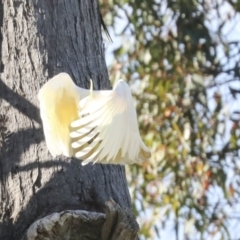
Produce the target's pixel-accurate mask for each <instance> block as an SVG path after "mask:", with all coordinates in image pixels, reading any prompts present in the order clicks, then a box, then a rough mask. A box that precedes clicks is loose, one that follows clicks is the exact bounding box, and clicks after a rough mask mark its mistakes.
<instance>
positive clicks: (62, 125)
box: [38, 73, 89, 157]
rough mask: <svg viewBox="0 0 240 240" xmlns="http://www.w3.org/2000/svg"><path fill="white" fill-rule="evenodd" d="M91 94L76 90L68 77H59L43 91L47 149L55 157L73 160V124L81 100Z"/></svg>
mask: <svg viewBox="0 0 240 240" xmlns="http://www.w3.org/2000/svg"><path fill="white" fill-rule="evenodd" d="M87 95H89V90H86V89H82V88H79V87H77V86H76V85H75V84H74V82H73V81H72V79H71V77H70V76H69V75H68V74H67V73H60V74H58V75H57V76H55V77H53V78H52V79H50V80H49V81H48V82H47V83H45V84H44V86H43V87H42V88H41V89H40V91H39V93H38V99H39V101H40V115H41V118H42V122H43V129H44V135H45V138H46V143H47V147H48V149H49V151H50V153H51V154H52V155H53V156H56V155H60V154H64V155H65V156H68V157H70V156H72V155H73V151H72V147H71V139H70V123H71V122H72V121H74V120H76V119H78V111H79V109H78V108H79V107H78V106H79V105H78V103H79V101H80V97H86V96H87Z"/></svg>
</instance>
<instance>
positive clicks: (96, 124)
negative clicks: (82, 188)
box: [70, 80, 151, 165]
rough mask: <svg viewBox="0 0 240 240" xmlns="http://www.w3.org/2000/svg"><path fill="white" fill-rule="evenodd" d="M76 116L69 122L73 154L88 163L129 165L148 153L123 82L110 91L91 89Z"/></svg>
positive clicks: (129, 95)
mask: <svg viewBox="0 0 240 240" xmlns="http://www.w3.org/2000/svg"><path fill="white" fill-rule="evenodd" d="M80 109H82V110H80V112H79V116H81V118H80V119H78V120H76V121H74V122H72V124H71V126H72V127H73V128H74V129H75V130H74V131H73V132H71V134H70V136H71V137H72V142H73V143H72V147H73V148H74V152H75V156H76V157H77V158H80V159H82V160H84V161H83V165H84V164H87V163H89V162H99V163H112V164H131V163H134V162H138V161H143V160H146V159H148V158H149V157H150V156H151V153H150V151H149V149H148V148H147V147H146V145H145V144H144V143H143V141H142V139H141V136H140V133H139V129H138V123H137V115H136V110H135V107H134V104H133V99H132V95H131V91H130V89H129V87H128V85H127V83H126V82H125V81H123V80H120V81H118V83H117V84H116V85H115V87H114V89H113V90H111V91H93V93H92V96H88V97H86V98H84V99H82V100H81V101H80Z"/></svg>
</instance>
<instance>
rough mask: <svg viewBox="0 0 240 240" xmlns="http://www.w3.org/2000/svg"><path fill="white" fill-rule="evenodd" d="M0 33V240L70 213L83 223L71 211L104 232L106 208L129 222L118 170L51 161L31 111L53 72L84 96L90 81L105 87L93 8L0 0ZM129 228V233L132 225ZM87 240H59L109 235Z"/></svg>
mask: <svg viewBox="0 0 240 240" xmlns="http://www.w3.org/2000/svg"><path fill="white" fill-rule="evenodd" d="M0 28H1V36H0V42H1V52H0V181H1V182H0V189H1V191H0V239H1V240H8V239H9V240H18V239H23V238H26V239H27V235H26V233H27V231H28V229H29V227H30V225H31V224H33V223H34V222H36V224H38V223H39V221H37V220H38V219H41V218H44V217H47V219H49V218H50V217H49V215H50V214H53V213H54V214H55V215H50V216H56V214H57V213H59V212H62V213H63V212H64V214H65V215H66V214H68V215H69V214H70V215H71V214H72V211H71V210H73V212H74V211H75V213H74V214H75V215H74V214H72V215H71V216H78V214H80V215H81V217H80V218H81V219H85V218H84V217H83V216H85V215H84V214H85V213H86V212H84V211H80V213H79V212H78V211H77V210H86V211H87V212H88V214H87V215H88V216H89V219H90V220H89V219H88V220H89V221H91V219H92V217H93V215H94V214H96V216H97V218H98V220H99V222H100V223H99V224H100V225H101V226H102V225H103V224H105V230H106V224H108V222H109V221H110V222H111V219H113V218H114V217H113V216H110V215H111V214H109V211H110V212H111V209H112V207H113V208H114V206H115V208H114V211H115V213H116V211H117V212H119V209H121V208H124V209H127V210H126V211H127V212H128V214H130V215H131V210H130V208H131V201H130V196H129V192H128V188H127V183H126V177H125V170H124V167H122V166H118V165H116V166H113V165H101V164H95V165H91V164H89V165H87V166H84V167H82V166H81V161H79V160H77V159H73V158H72V159H70V158H63V157H61V158H55V159H53V158H52V157H51V155H50V154H49V152H48V151H47V148H46V143H45V141H44V136H43V129H42V124H41V120H40V114H39V109H38V105H39V103H38V101H37V93H38V91H39V89H40V87H41V86H42V85H43V84H44V83H45V82H46V81H47V79H49V78H51V77H53V76H54V75H55V74H57V73H59V72H63V71H64V72H67V73H69V74H70V75H71V76H72V78H73V79H74V80H75V82H76V83H77V85H79V86H80V87H85V88H88V87H89V79H90V78H92V79H93V81H94V88H95V89H104V88H105V89H108V88H109V87H110V84H109V80H108V74H107V69H106V64H105V60H104V47H103V42H102V37H101V26H100V18H99V9H98V4H97V0H91V1H90V0H41V1H37V0H32V1H29V0H22V1H15V0H4V1H3V0H2V1H1V3H0ZM110 199H113V200H114V201H115V202H116V203H118V204H119V205H120V207H119V206H118V207H116V206H117V205H115V203H114V202H113V201H112V200H111V201H110V203H111V204H110V205H111V206H110V205H109V204H108V208H107V209H108V210H107V215H105V214H104V211H105V202H106V201H109V200H110ZM109 209H110V210H109ZM116 209H117V210H116ZM121 211H122V210H120V212H121ZM124 211H125V210H124ZM89 212H95V213H92V215H91V214H90V213H89ZM98 213H99V214H98ZM87 215H86V216H87ZM90 215H91V216H90ZM58 216H62V215H61V214H60V215H58ZM94 216H95V215H94ZM108 216H110V220H109V219H108ZM114 216H115V215H114ZM119 216H120V215H119ZM119 216H118V218H119ZM115 217H116V216H115ZM93 218H94V217H93ZM59 219H60V217H59ZM85 220H86V219H85ZM85 220H84V221H85ZM95 220H96V218H95ZM118 220H119V219H118ZM59 221H60V220H59ZM104 222H105V223H104ZM113 222H114V221H112V223H113ZM132 222H134V220H132ZM110 225H111V224H110ZM110 225H108V227H109V226H110ZM133 225H134V224H133ZM32 226H33V225H32ZM38 226H39V225H38ZM74 226H75V225H74V224H73V228H76V229H79V225H78V224H76V226H75V227H74ZM111 226H112V227H113V228H114V224H112V225H111ZM33 228H34V227H32V228H31V229H33ZM93 228H95V226H94V225H93ZM115 228H116V226H115ZM133 228H135V229H134V230H135V232H136V229H137V225H136V224H135V227H133ZM96 229H97V228H96ZM37 230H39V228H38V229H37ZM84 230H85V231H86V228H85V229H84ZM105 230H104V227H103V229H102V230H101V231H105ZM73 231H74V230H73ZM91 231H92V232H94V231H93V230H91ZM101 231H100V232H101ZM113 231H115V230H113ZM96 232H97V231H96ZM92 234H93V233H92ZM94 234H95V235H96V236H97V234H98V235H99V234H100V233H94ZM89 236H90V238H69V236H68V237H67V236H65V237H64V236H62V237H63V238H62V239H101V238H105V239H107V238H109V239H113V236H115V235H114V233H109V234H107V233H106V232H105V234H104V233H103V232H101V236H100V237H99V238H94V237H93V235H92V238H91V234H90V235H89ZM89 236H88V237H89ZM103 236H105V237H103ZM134 236H136V234H135V235H134ZM36 239H44V238H36ZM46 239H60V238H56V236H55V238H54V237H52V238H46ZM114 239H116V238H114ZM119 239H120V238H119ZM122 239H127V238H122ZM129 239H135V237H131V238H129Z"/></svg>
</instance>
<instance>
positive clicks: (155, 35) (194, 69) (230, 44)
mask: <svg viewBox="0 0 240 240" xmlns="http://www.w3.org/2000/svg"><path fill="white" fill-rule="evenodd" d="M102 7H103V9H104V14H106V17H107V16H109V15H111V16H112V17H111V19H112V22H111V25H112V26H113V29H114V30H115V34H116V35H121V36H123V37H122V44H121V46H120V47H119V48H117V49H115V51H114V56H115V59H116V61H115V62H114V63H113V64H112V66H111V69H110V71H111V77H112V78H113V79H114V78H115V77H119V75H121V77H122V78H124V79H127V80H129V83H130V84H131V85H132V87H133V92H134V93H135V94H134V97H135V99H136V102H137V112H138V116H139V124H140V130H141V135H142V136H143V137H144V141H145V143H146V144H147V145H148V146H149V147H151V149H152V158H151V160H150V161H149V162H145V163H143V164H139V165H138V166H137V165H134V166H131V167H130V168H129V169H128V174H127V175H128V180H129V186H130V190H131V193H132V198H133V202H134V203H135V206H134V209H135V211H136V214H137V215H138V216H139V219H140V222H141V234H142V237H143V236H145V238H146V239H154V236H158V238H160V235H161V230H159V229H160V228H161V227H164V224H165V223H166V221H167V220H169V219H172V216H174V221H175V222H176V228H175V230H176V231H178V224H179V223H180V222H181V223H183V224H184V225H185V232H184V239H194V240H196V239H213V237H219V238H217V239H230V238H231V237H232V236H230V235H229V227H228V223H229V219H232V218H233V217H232V215H231V214H230V211H226V209H234V206H236V204H238V203H239V202H238V199H239V193H238V191H237V189H238V187H239V184H240V181H239V180H240V179H239V177H238V176H237V175H239V167H238V166H239V148H240V144H239V141H238V139H239V135H240V117H239V114H240V112H239V111H237V110H236V109H235V112H233V111H232V112H231V111H230V113H229V114H230V116H229V119H228V120H227V117H228V114H227V113H226V109H227V106H228V105H229V103H230V102H229V101H230V100H229V98H226V94H228V95H230V96H232V98H231V101H232V102H231V103H233V102H234V101H239V93H240V84H239V78H240V71H239V69H240V66H239V53H240V41H230V40H228V38H227V37H226V36H225V35H224V32H226V30H225V28H226V26H227V24H229V22H230V21H231V20H232V18H233V17H234V16H236V15H237V14H238V13H237V12H238V11H239V2H238V1H234V2H230V3H229V1H225V0H221V1H210V0H209V1H205V0H173V1H172V0H169V1H157V0H148V1H142V0H130V1H125V0H112V1H110V0H104V1H103V0H102ZM222 12H223V13H222ZM119 19H122V22H125V25H126V26H125V27H121V29H120V30H121V31H119V22H120V21H119ZM236 59H237V60H236ZM231 82H233V83H234V85H232V86H230V85H229V84H231ZM236 84H238V86H239V87H238V88H237V89H236ZM222 86H223V87H222ZM229 126H230V127H229ZM227 129H230V130H229V131H228V130H227ZM229 172H232V173H233V174H232V177H231V178H230V177H229V176H228V175H229ZM143 212H145V213H146V212H148V215H149V212H150V215H151V217H150V220H149V218H148V220H144V218H143V217H142V216H143V215H142V213H143ZM189 229H192V231H190V230H189ZM158 231H159V233H158ZM158 234H160V235H158ZM238 237H239V236H238Z"/></svg>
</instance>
